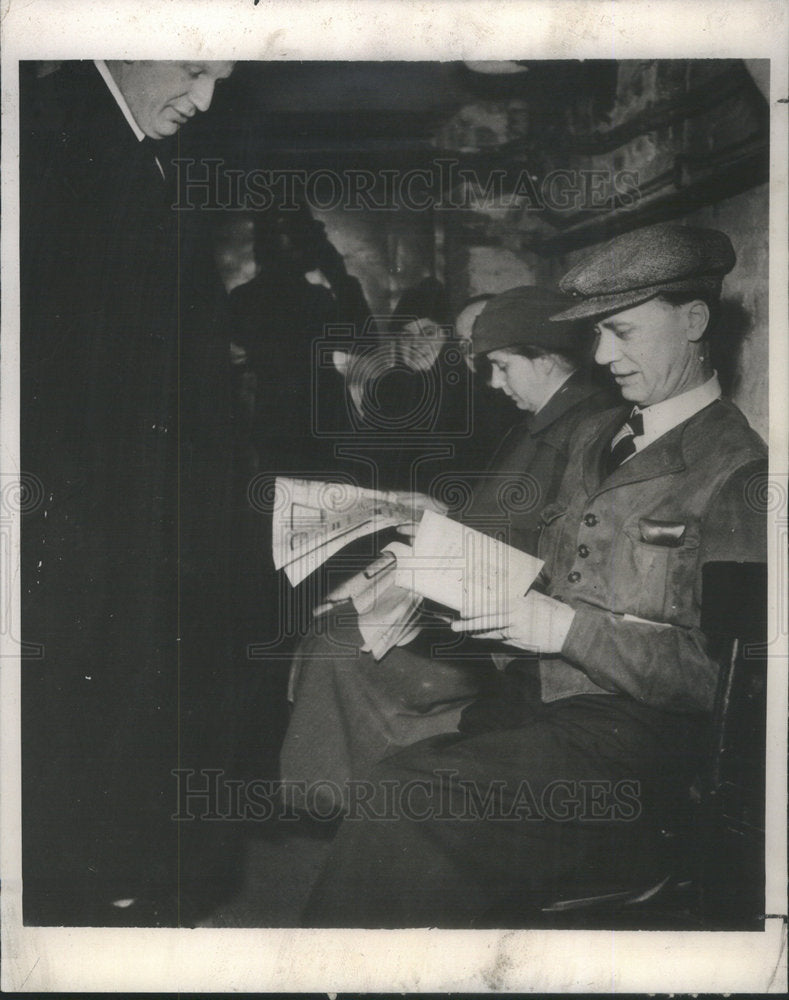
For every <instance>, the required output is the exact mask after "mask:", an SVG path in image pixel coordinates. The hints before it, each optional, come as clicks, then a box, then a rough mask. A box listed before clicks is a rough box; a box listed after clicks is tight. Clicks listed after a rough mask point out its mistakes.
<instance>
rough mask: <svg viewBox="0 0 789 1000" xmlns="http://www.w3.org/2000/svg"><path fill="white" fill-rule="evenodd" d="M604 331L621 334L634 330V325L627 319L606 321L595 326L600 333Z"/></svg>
mask: <svg viewBox="0 0 789 1000" xmlns="http://www.w3.org/2000/svg"><path fill="white" fill-rule="evenodd" d="M602 329H607V330H614V331H615V332H617V333H621V332H623V331H625V330H632V329H633V324H632V323H631V322H630V321H629V320H626V319H604V320H601V322H599V323H596V324H595V330H597V331H599V330H602Z"/></svg>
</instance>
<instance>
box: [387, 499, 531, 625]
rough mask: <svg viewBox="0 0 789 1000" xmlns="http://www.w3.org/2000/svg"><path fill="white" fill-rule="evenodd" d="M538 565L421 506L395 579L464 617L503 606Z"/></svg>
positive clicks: (519, 592) (518, 592)
mask: <svg viewBox="0 0 789 1000" xmlns="http://www.w3.org/2000/svg"><path fill="white" fill-rule="evenodd" d="M542 566H543V563H542V560H541V559H536V558H535V557H534V556H530V555H528V554H527V553H526V552H522V551H521V550H520V549H515V548H513V547H512V546H511V545H506V544H505V543H504V542H500V541H498V540H497V539H495V538H492V537H491V536H490V535H485V534H483V533H482V532H480V531H475V530H474V529H473V528H469V527H467V526H466V525H463V524H460V523H459V522H458V521H451V520H450V519H449V518H447V517H444V516H443V515H441V514H436V513H435V512H434V511H430V510H426V511H425V512H424V514H423V515H422V519H421V521H420V524H419V529H418V531H417V533H416V537H415V538H414V544H413V549H412V550H411V553H410V554H408V555H403V556H402V557H400V558H398V560H397V569H396V571H395V582H396V584H397V585H398V586H400V587H403V588H404V589H405V590H411V591H413V592H414V593H416V594H420V595H421V596H422V597H429V598H430V599H431V600H433V601H436V602H437V603H439V604H443V605H445V606H446V607H448V608H452V610H453V611H459V612H460V614H461V615H462V617H464V618H469V617H474V616H479V615H490V614H493V613H496V612H500V611H502V610H503V609H504V608H506V607H508V606H509V605H510V604H512V603H513V602H514V601H515V600H517V599H518V598H520V597H522V595H523V594H525V593H526V591H527V590H528V589H529V587H530V586H531V585H532V583H533V582H534V580H535V579H536V577H537V574H538V573H539V572H540V570H541V569H542Z"/></svg>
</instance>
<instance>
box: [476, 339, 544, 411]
mask: <svg viewBox="0 0 789 1000" xmlns="http://www.w3.org/2000/svg"><path fill="white" fill-rule="evenodd" d="M486 357H487V359H488V361H490V368H491V376H490V384H491V385H492V386H493V388H494V389H501V391H502V392H503V393H504V395H505V396H509V397H510V399H511V400H512V401H513V403H514V404H515V405H516V406H517V407H518V409H519V410H529V411H530V412H532V413H534V412H535V411H536V410H538V409H539V408H540V406H541V405H542V403H543V401H544V399H545V395H546V392H547V389H548V386H547V382H546V375H545V372H544V370H543V367H544V366H543V365H542V364H541V361H542V359H541V358H524V357H523V355H522V354H515V353H514V352H513V351H509V350H507V349H506V348H502V349H500V350H497V351H490V352H489V353H488V354H487V355H486Z"/></svg>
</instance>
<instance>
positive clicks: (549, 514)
mask: <svg viewBox="0 0 789 1000" xmlns="http://www.w3.org/2000/svg"><path fill="white" fill-rule="evenodd" d="M566 512H567V505H566V504H563V503H549V504H548V506H547V507H543V509H542V510H541V511H540V526H541V527H545V525H547V524H550V523H551V522H552V521H555V520H556V518H557V517H561V516H562V514H565V513H566Z"/></svg>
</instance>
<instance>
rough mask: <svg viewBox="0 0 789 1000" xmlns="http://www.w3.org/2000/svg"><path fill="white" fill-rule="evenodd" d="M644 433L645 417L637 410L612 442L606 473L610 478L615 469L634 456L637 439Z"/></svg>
mask: <svg viewBox="0 0 789 1000" xmlns="http://www.w3.org/2000/svg"><path fill="white" fill-rule="evenodd" d="M643 433H644V417H643V414H641V413H636V412H635V409H634V410H633V412H632V413H631V414H630V416H629V417H628V418H627V420H626V421H625V423H624V424H622V426H621V427H620V428H619V430H618V431H617V433H616V434H615V435H614V437H613V440H612V441H611V450H610V452H609V453H608V461H607V463H606V473H607V474H608V475H609V476H610V475H611V473H612V472H613V471H614V469H618V468H619V466H620V465H621V464H622V463H623V462H624V461H626V459H628V458H630V456H631V455H634V454H635V452H636V441H635V439H636V438H637V437H640V436H641V435H642V434H643Z"/></svg>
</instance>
